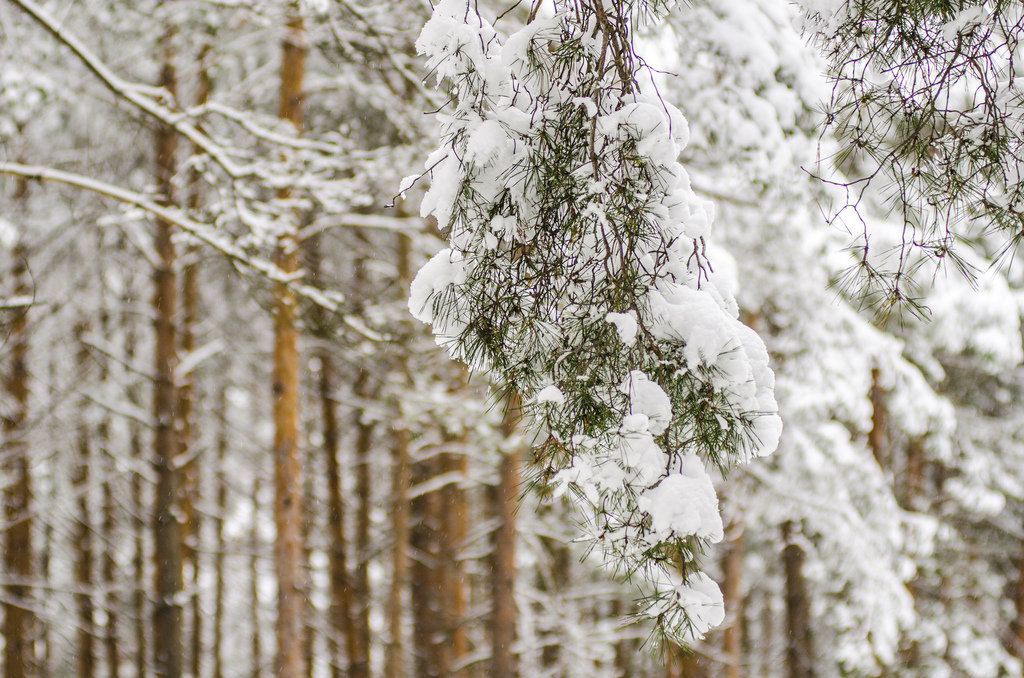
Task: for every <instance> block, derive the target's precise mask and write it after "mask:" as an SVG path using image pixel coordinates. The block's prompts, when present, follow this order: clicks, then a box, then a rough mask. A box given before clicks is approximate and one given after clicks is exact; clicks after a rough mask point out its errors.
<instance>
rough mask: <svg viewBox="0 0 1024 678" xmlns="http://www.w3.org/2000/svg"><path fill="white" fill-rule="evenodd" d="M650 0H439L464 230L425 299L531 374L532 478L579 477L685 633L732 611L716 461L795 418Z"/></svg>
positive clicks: (601, 521) (445, 204) (622, 550)
mask: <svg viewBox="0 0 1024 678" xmlns="http://www.w3.org/2000/svg"><path fill="white" fill-rule="evenodd" d="M613 5H614V6H613ZM641 5H643V6H642V7H641ZM653 5H654V3H649V4H644V3H640V2H624V1H623V0H615V2H612V1H611V0H605V2H604V6H602V5H601V3H600V2H598V3H596V4H593V3H584V2H575V3H571V2H556V3H555V12H554V15H553V16H549V17H544V18H538V17H536V16H532V17H531V20H530V21H529V22H528V23H527V24H526V26H525V27H523V28H521V29H520V30H518V31H516V32H515V33H513V34H512V35H509V36H507V37H504V38H503V37H502V36H500V35H499V34H498V33H497V32H496V31H495V29H494V28H493V27H492V26H491V25H490V24H489V23H488V22H487V21H485V20H484V19H483V18H481V17H480V16H479V15H478V14H477V13H476V12H475V11H474V9H473V7H470V6H469V5H468V3H467V2H466V0H443V1H442V2H440V3H439V4H438V5H437V7H436V8H435V10H434V14H433V17H432V18H431V19H430V21H429V22H428V23H427V25H426V26H425V27H424V29H423V32H422V34H421V35H420V37H419V40H418V42H417V49H418V50H419V51H420V52H421V53H422V54H424V55H425V56H426V57H427V59H428V67H429V68H430V69H431V72H432V74H434V75H436V77H437V79H438V82H439V83H441V84H442V86H444V87H446V88H448V93H449V94H450V96H451V103H450V104H449V106H448V107H447V108H446V109H445V110H444V111H443V112H441V113H440V116H441V125H442V142H441V146H440V148H439V149H438V150H437V151H435V152H434V153H433V154H432V155H431V157H430V158H429V159H428V160H427V163H426V165H427V168H428V170H429V172H430V173H431V176H432V185H431V188H430V190H429V192H428V193H427V195H426V197H425V199H424V201H423V204H422V212H423V214H424V215H428V214H432V215H434V216H435V217H436V218H437V221H438V224H439V226H440V227H441V228H442V229H443V230H444V231H445V232H447V233H448V234H449V247H448V248H447V249H444V250H442V251H441V252H439V253H438V254H437V255H436V256H434V258H433V259H431V260H430V261H429V262H428V263H427V264H426V265H425V266H424V267H423V269H422V270H421V271H420V272H419V274H418V275H417V277H416V279H415V281H414V282H413V285H412V293H411V298H410V308H411V310H412V312H413V314H414V315H415V316H416V317H417V318H419V319H420V320H422V321H423V322H427V323H430V324H432V326H433V331H434V333H435V335H436V337H437V339H438V341H439V343H441V344H442V345H444V346H446V347H447V348H448V350H449V351H450V352H451V354H452V355H453V356H455V357H456V358H459V359H461V360H463V361H465V362H466V363H467V364H468V365H469V366H470V367H472V368H473V369H476V370H488V371H490V372H491V373H492V374H494V375H495V376H496V378H497V379H499V380H500V381H501V382H503V383H504V384H505V385H506V387H507V388H508V389H510V390H513V391H515V392H518V393H520V394H521V395H522V397H523V402H524V403H525V409H526V410H527V412H528V413H529V414H530V415H531V416H532V420H533V422H534V424H535V425H536V427H537V428H538V430H539V431H541V435H540V436H539V438H538V440H540V439H543V440H544V441H543V443H542V444H540V445H539V446H538V447H536V448H535V450H534V454H533V472H534V474H535V479H536V482H537V483H538V484H541V485H543V486H546V487H549V488H551V489H554V491H555V492H556V493H560V492H564V491H565V490H566V489H568V490H569V492H570V496H572V497H573V498H574V499H575V500H576V501H575V503H576V504H577V506H578V507H579V508H580V511H579V514H580V515H581V516H582V520H581V522H582V523H583V526H584V529H585V531H586V533H587V537H588V538H589V539H590V540H591V542H592V544H593V546H594V547H595V548H596V550H597V552H598V553H599V554H600V555H601V556H602V557H603V561H604V563H605V564H606V565H607V566H608V567H610V568H612V569H614V570H615V571H617V572H619V573H622V574H625V575H628V576H630V577H631V578H632V581H633V582H634V583H636V585H637V586H638V588H639V590H640V591H641V594H642V596H643V605H644V608H643V613H645V614H646V615H648V616H650V617H651V618H653V619H654V620H655V621H656V627H657V629H658V630H659V631H660V632H662V633H664V634H665V636H666V637H667V638H669V639H671V640H673V641H676V642H680V643H685V642H687V641H689V640H692V639H694V638H698V637H700V636H702V635H703V634H704V633H705V632H706V631H707V630H708V629H709V628H711V627H713V626H716V625H717V624H719V623H721V621H722V619H723V616H724V607H723V603H722V595H721V592H720V591H719V589H718V586H717V585H716V584H715V583H714V582H713V581H711V579H710V578H708V577H707V575H705V574H704V573H702V572H700V570H699V568H698V563H697V558H696V556H697V555H698V554H699V553H700V552H701V551H702V549H703V548H704V546H705V545H706V544H708V543H712V542H717V541H719V540H721V539H722V531H723V530H722V520H721V517H720V515H719V512H718V500H717V497H716V495H715V491H714V487H713V485H712V481H711V477H710V475H709V473H708V469H709V468H711V467H717V468H719V469H721V470H723V471H724V470H725V469H727V468H728V467H729V466H730V465H732V464H733V463H736V462H743V461H746V460H748V459H749V458H751V457H752V456H758V455H764V454H769V453H771V452H772V451H773V450H774V449H775V447H776V445H777V444H778V439H779V434H780V432H781V422H780V420H779V418H778V416H777V414H776V409H777V408H776V404H775V398H774V395H773V384H774V376H773V374H772V372H771V370H770V369H769V368H768V355H767V352H766V350H765V347H764V344H763V343H762V342H761V340H760V338H759V337H758V336H757V335H756V334H755V333H754V332H753V331H752V330H750V329H749V328H747V327H745V326H744V325H742V324H741V323H740V322H739V321H738V320H737V319H736V318H737V309H736V303H735V301H734V300H733V299H732V297H731V294H730V293H729V291H728V290H726V289H724V287H723V288H722V289H720V287H719V286H716V276H715V274H714V273H713V270H712V264H711V262H710V261H709V260H708V258H707V255H706V250H707V247H706V243H705V239H706V237H707V235H708V232H709V229H710V226H711V222H712V218H713V206H712V205H711V204H709V203H707V202H705V201H702V200H699V199H698V198H697V197H696V196H695V195H694V192H693V191H692V190H691V188H690V184H689V179H688V177H687V174H686V172H685V170H684V169H683V167H682V166H681V165H680V164H679V163H678V162H676V157H677V156H678V153H679V151H680V150H681V149H682V147H683V145H684V144H685V143H686V140H687V135H688V128H687V125H686V122H685V120H684V119H683V117H682V115H681V114H680V113H679V111H677V110H676V109H675V108H673V107H672V106H670V105H667V104H665V103H664V102H662V101H661V100H660V99H659V98H658V97H657V96H656V94H652V93H649V92H647V91H644V89H643V88H642V87H640V86H639V85H638V82H637V72H638V68H639V66H638V64H639V63H640V62H639V60H638V57H637V56H636V55H635V53H634V52H633V49H632V28H633V26H634V25H635V22H636V21H638V19H639V17H638V16H637V13H638V12H639V11H640V9H643V10H644V12H646V13H647V14H648V16H649V17H653V16H655V12H657V11H659V10H663V9H665V7H664V6H653Z"/></svg>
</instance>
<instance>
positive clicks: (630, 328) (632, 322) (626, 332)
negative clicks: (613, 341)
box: [604, 311, 638, 346]
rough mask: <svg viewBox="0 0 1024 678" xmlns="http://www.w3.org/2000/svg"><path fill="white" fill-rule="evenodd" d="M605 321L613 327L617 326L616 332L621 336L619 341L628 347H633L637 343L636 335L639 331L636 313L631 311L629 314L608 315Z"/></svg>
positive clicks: (612, 313)
mask: <svg viewBox="0 0 1024 678" xmlns="http://www.w3.org/2000/svg"><path fill="white" fill-rule="evenodd" d="M604 319H605V320H607V321H608V322H610V323H611V324H612V325H615V332H616V333H617V334H618V335H619V341H621V342H622V343H623V344H625V345H626V346H632V345H633V344H635V343H636V333H637V329H638V326H637V324H636V311H629V312H627V313H614V312H611V313H609V314H608V315H606V316H605V317H604Z"/></svg>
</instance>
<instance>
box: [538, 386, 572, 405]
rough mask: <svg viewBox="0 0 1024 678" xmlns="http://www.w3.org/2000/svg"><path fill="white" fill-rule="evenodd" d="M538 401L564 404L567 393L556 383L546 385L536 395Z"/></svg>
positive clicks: (540, 402)
mask: <svg viewBox="0 0 1024 678" xmlns="http://www.w3.org/2000/svg"><path fill="white" fill-rule="evenodd" d="M536 401H537V403H539V404H543V403H550V404H552V405H562V404H564V403H565V394H563V393H562V391H561V389H559V388H558V387H557V386H555V385H554V384H551V385H550V386H545V387H544V388H542V389H541V390H540V392H539V393H538V394H537V396H536Z"/></svg>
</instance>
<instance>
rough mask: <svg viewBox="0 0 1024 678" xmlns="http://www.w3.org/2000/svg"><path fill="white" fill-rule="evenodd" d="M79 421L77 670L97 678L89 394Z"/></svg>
mask: <svg viewBox="0 0 1024 678" xmlns="http://www.w3.org/2000/svg"><path fill="white" fill-rule="evenodd" d="M85 332H86V325H85V324H84V323H82V324H79V325H77V326H76V327H75V343H76V344H78V361H77V362H78V370H79V376H80V378H83V379H84V377H85V372H86V366H87V364H88V357H89V356H88V349H87V348H86V345H85V340H84V335H85ZM79 417H80V421H79V423H78V450H77V452H78V454H77V458H76V459H75V463H74V466H73V468H72V471H71V487H72V490H73V491H74V494H75V497H76V503H77V505H78V506H77V508H78V515H77V517H76V518H77V519H76V522H75V529H74V533H73V536H72V549H73V551H74V553H75V564H74V576H75V586H76V588H77V591H76V592H75V607H76V608H77V609H78V622H77V623H78V630H77V632H76V639H75V652H76V655H77V657H76V660H77V663H76V672H75V675H76V676H77V677H78V678H93V676H94V675H95V673H96V652H95V636H94V609H93V600H92V588H93V579H92V572H93V549H92V524H91V518H90V514H89V508H90V506H89V476H90V473H89V471H90V468H89V467H90V465H91V463H92V461H91V456H92V450H91V446H92V441H91V440H90V432H89V425H88V423H87V418H86V415H85V396H84V395H83V396H82V404H81V407H80V410H79Z"/></svg>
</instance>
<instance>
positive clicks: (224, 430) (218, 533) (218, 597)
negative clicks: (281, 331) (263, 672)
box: [210, 385, 228, 678]
mask: <svg viewBox="0 0 1024 678" xmlns="http://www.w3.org/2000/svg"><path fill="white" fill-rule="evenodd" d="M217 420H218V422H219V423H218V427H217V460H216V464H217V468H216V471H215V473H214V480H215V482H216V485H217V487H216V490H215V493H216V500H215V501H216V507H217V513H216V515H215V516H214V519H213V540H214V548H215V549H216V551H215V553H214V557H213V576H214V584H213V585H214V590H213V591H214V592H213V647H211V648H210V652H211V654H212V655H213V656H212V657H211V659H212V661H213V678H224V664H223V661H224V652H223V649H224V551H225V549H226V548H227V546H226V544H225V543H224V512H225V511H227V505H228V486H227V479H226V478H225V477H224V463H225V462H226V461H227V456H228V390H227V386H225V385H222V386H221V387H220V393H219V394H218V396H217Z"/></svg>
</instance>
